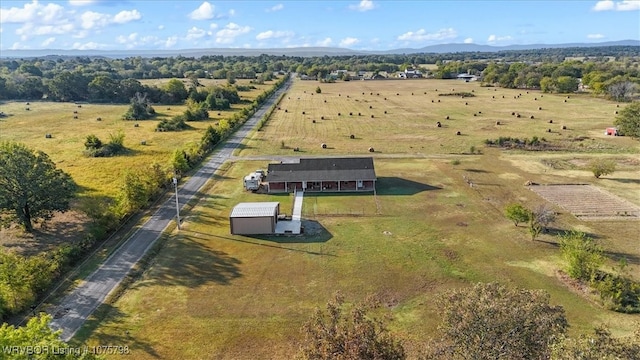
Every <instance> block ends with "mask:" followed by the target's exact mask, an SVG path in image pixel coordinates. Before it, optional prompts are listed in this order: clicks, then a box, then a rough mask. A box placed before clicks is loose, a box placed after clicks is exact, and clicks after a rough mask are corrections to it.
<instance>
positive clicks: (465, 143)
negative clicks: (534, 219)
mask: <svg viewBox="0 0 640 360" xmlns="http://www.w3.org/2000/svg"><path fill="white" fill-rule="evenodd" d="M60 106H62V105H60ZM624 106H626V105H625V104H622V105H617V103H615V102H612V101H609V100H605V99H603V98H598V97H593V96H591V95H589V94H571V95H569V96H568V95H566V94H564V95H561V94H548V93H544V94H543V93H542V92H540V91H536V90H521V89H504V88H494V87H482V86H480V83H479V82H473V81H472V82H464V81H459V80H434V79H427V80H424V79H422V80H384V81H350V82H336V83H319V82H317V81H302V80H299V79H296V80H295V81H294V85H293V87H292V88H291V89H290V90H289V91H288V92H287V94H286V95H285V96H284V97H283V98H282V100H281V101H280V102H279V103H278V104H277V108H276V109H275V110H274V112H273V114H272V115H271V117H269V118H268V120H267V121H266V122H265V123H264V124H263V125H262V126H261V127H260V129H259V130H255V131H254V132H252V133H251V134H250V136H249V137H248V139H246V141H244V142H243V143H242V144H241V145H240V146H239V147H238V149H237V150H236V151H235V152H234V157H233V159H232V161H231V162H229V163H227V165H225V166H224V167H223V168H222V169H221V170H220V171H219V172H218V173H216V175H215V176H214V177H213V181H212V182H211V183H210V184H209V185H208V186H207V187H206V190H205V191H204V193H203V194H202V196H201V197H199V199H198V200H197V201H194V202H192V203H190V204H188V206H187V209H186V211H184V219H183V221H184V222H183V224H182V227H181V229H180V230H179V231H178V230H177V229H174V231H172V232H170V233H167V234H165V235H164V236H163V237H162V238H161V241H160V243H159V245H158V246H157V247H156V248H155V249H154V256H153V258H152V260H151V262H150V263H148V264H147V265H146V266H143V267H142V270H141V271H139V272H137V273H136V275H135V276H134V277H133V278H132V279H131V280H130V283H129V285H128V286H127V288H126V291H123V292H121V293H118V294H117V296H114V297H113V298H112V299H111V301H109V302H108V303H107V304H105V305H102V306H101V307H100V308H99V309H98V311H97V312H96V313H95V314H94V315H93V316H92V318H91V319H90V320H89V321H88V322H87V323H86V325H85V327H83V328H82V329H81V330H80V332H79V333H78V334H77V335H76V337H75V338H74V340H73V341H74V342H76V343H78V344H81V343H86V344H89V345H97V344H103V343H119V344H125V343H126V344H129V346H130V348H131V349H132V351H133V354H134V355H135V357H136V359H153V358H158V357H159V358H218V359H256V358H289V357H291V356H293V355H294V354H296V352H297V351H298V348H299V346H300V343H301V341H302V335H301V328H302V326H303V324H304V323H305V322H306V321H307V320H308V319H309V314H310V313H312V312H313V309H314V308H318V307H321V308H322V307H324V305H325V304H326V303H327V301H328V300H329V299H331V298H332V296H333V295H334V294H335V293H336V292H340V293H341V294H342V295H343V296H344V297H345V299H347V301H348V302H350V303H352V302H358V301H362V300H363V299H365V298H368V297H372V298H374V299H376V300H377V301H379V302H380V303H381V304H382V305H383V306H382V307H381V308H379V309H378V310H376V313H377V314H378V315H381V316H387V317H388V318H389V319H390V321H389V322H388V323H387V326H388V328H389V329H390V330H391V331H392V332H393V333H394V334H397V335H398V337H400V338H402V339H403V344H404V347H405V349H406V351H407V354H408V355H409V356H410V357H411V358H413V357H417V356H418V355H419V354H421V351H422V349H423V346H424V342H425V339H426V338H428V337H429V336H430V335H433V334H435V333H436V331H437V327H438V324H439V322H440V316H441V314H440V313H439V310H438V308H436V307H435V306H434V303H435V302H436V299H437V298H438V297H439V296H441V294H442V293H444V292H445V291H447V290H450V289H456V288H461V287H464V286H466V284H469V283H476V282H492V281H498V282H500V283H504V284H509V285H512V286H516V287H520V288H531V289H544V290H545V291H547V292H548V293H549V294H550V302H551V303H552V304H554V305H561V306H562V307H563V308H564V309H565V311H566V316H567V320H568V322H569V323H570V324H571V327H570V328H569V334H570V335H574V336H577V335H579V334H583V333H586V332H588V331H589V330H590V329H592V328H593V327H594V326H597V325H599V324H606V325H607V326H608V327H609V328H610V329H611V331H612V332H613V334H614V335H616V336H626V335H629V334H631V333H632V332H633V331H634V330H636V329H637V326H638V315H637V314H635V315H634V314H625V313H620V312H614V311H611V310H608V309H607V308H606V307H604V306H603V305H602V303H601V302H600V300H599V298H598V297H597V296H596V295H595V294H594V293H592V292H591V291H589V290H588V289H586V290H585V289H584V288H581V287H576V286H575V283H574V282H572V281H570V280H569V279H568V278H567V277H566V276H563V275H562V274H563V273H562V272H560V270H562V269H563V268H564V266H565V265H564V261H563V259H562V256H561V254H560V251H559V243H560V240H559V237H560V235H562V234H563V233H564V232H565V231H571V230H576V231H580V232H583V233H586V234H589V236H591V237H593V238H595V239H597V241H598V242H599V244H601V246H602V248H603V249H604V254H605V255H606V258H607V261H606V262H605V264H604V267H605V268H607V269H611V268H615V267H616V266H618V265H617V264H618V260H620V259H623V258H624V259H626V260H625V261H626V263H627V265H626V266H627V268H626V273H627V274H630V276H631V278H633V279H635V281H638V280H640V276H638V274H640V248H639V247H638V231H639V224H640V223H639V222H638V217H639V216H640V212H639V209H640V193H639V192H638V184H640V161H639V160H638V154H639V153H640V146H639V145H638V143H637V141H635V140H633V139H631V138H630V137H625V136H607V135H605V129H606V128H607V127H610V126H612V123H613V120H614V119H615V113H616V111H621V110H622V109H623V108H624ZM65 111H66V110H65ZM65 114H66V113H65ZM97 114H98V113H97V112H96V113H92V116H96V115H97ZM92 122H93V120H92ZM107 123H108V121H107ZM42 130H44V129H42ZM103 131H105V132H107V131H109V129H104V130H103ZM40 132H42V131H40ZM161 135H163V134H158V135H156V136H161ZM33 136H35V135H33ZM131 137H132V138H133V137H134V136H133V135H131ZM501 137H502V138H511V139H513V138H519V139H522V140H523V141H524V139H533V138H534V137H535V138H537V141H535V142H534V145H533V147H529V148H528V147H509V146H503V147H501V146H497V145H495V144H496V143H497V140H498V139H499V138H501ZM135 139H136V141H137V140H139V139H140V138H138V137H136V138H135ZM148 139H151V140H150V143H152V144H153V143H155V142H160V141H163V140H160V139H159V138H155V139H154V138H148ZM38 141H44V140H38ZM164 141H179V139H176V138H173V139H171V140H169V139H166V140H164ZM526 142H531V140H527V141H526ZM59 143H60V145H58V146H63V145H62V144H63V143H64V141H59ZM323 144H324V145H325V146H322V145H323ZM147 147H148V146H147ZM51 149H52V150H55V147H52V148H51ZM317 156H323V157H332V156H333V157H344V156H372V157H373V159H374V163H375V171H376V175H377V178H378V179H377V183H376V191H375V193H369V192H367V193H344V194H325V193H318V194H313V193H307V194H305V197H304V203H303V208H302V218H303V226H304V233H303V234H301V235H296V236H281V237H278V236H267V235H265V236H257V237H255V236H251V237H250V236H240V235H230V234H229V212H230V209H231V208H233V206H235V205H236V204H237V203H239V202H263V201H264V202H266V201H278V202H280V209H281V212H283V213H285V214H291V208H292V204H293V197H292V195H291V194H287V193H285V194H261V193H253V192H248V191H245V190H244V189H243V187H242V179H243V177H244V176H245V175H246V174H248V173H250V172H252V171H254V170H255V169H266V168H267V165H268V164H269V163H273V162H279V161H288V160H289V159H294V158H299V157H317ZM593 159H604V160H610V161H614V162H615V163H616V165H617V167H616V169H615V172H614V173H613V174H610V175H605V176H601V177H600V178H595V177H594V175H593V173H592V171H591V170H590V168H589V166H588V164H589V162H590V161H593ZM61 165H62V164H61ZM69 171H72V170H71V169H70V170H69ZM267 178H268V175H267ZM578 184H579V185H583V186H585V187H587V186H589V188H590V189H592V192H587V193H583V195H581V196H584V198H583V199H574V201H573V202H572V203H567V201H568V200H566V199H565V198H566V196H563V194H564V192H567V194H571V193H570V192H569V191H570V188H569V187H567V188H563V187H562V185H578ZM536 188H544V189H547V188H553V189H554V190H555V191H554V192H553V193H551V194H550V195H549V194H547V193H545V194H544V196H541V195H538V193H539V192H537V191H534V190H535V189H536ZM563 189H565V190H563ZM563 191H564V192H563ZM540 193H541V194H542V192H540ZM585 194H586V195H585ZM589 196H593V197H594V199H596V200H595V201H603V200H602V199H611V201H610V202H607V204H609V205H608V206H610V208H603V211H604V213H602V214H600V213H598V209H597V208H596V209H595V210H594V209H593V206H592V207H591V208H590V207H589V206H587V205H588V203H589V201H588V198H589ZM548 199H551V200H554V199H555V201H548ZM563 199H564V200H563ZM569 200H571V199H569ZM563 201H564V202H563ZM607 201H608V200H607ZM512 203H521V204H523V205H525V206H526V207H529V208H535V207H536V206H540V205H543V204H546V206H548V207H550V208H551V209H552V210H553V212H554V213H555V214H556V217H555V221H554V222H553V223H551V224H550V225H549V226H548V227H547V229H546V231H543V232H542V233H540V234H539V235H537V236H536V237H535V240H532V237H531V235H530V233H529V232H528V231H527V225H526V224H519V225H518V226H514V223H513V222H512V221H511V220H509V219H508V218H506V217H505V215H504V209H505V207H506V206H508V205H509V204H512ZM581 203H582V204H581ZM581 205H583V207H581ZM581 211H582V212H581ZM585 214H587V215H589V216H588V217H585V216H586V215H585Z"/></svg>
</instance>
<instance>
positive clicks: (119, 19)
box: [113, 9, 142, 24]
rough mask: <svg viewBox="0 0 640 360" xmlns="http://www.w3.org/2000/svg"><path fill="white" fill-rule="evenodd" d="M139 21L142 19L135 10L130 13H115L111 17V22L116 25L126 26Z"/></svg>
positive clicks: (126, 11) (125, 11)
mask: <svg viewBox="0 0 640 360" xmlns="http://www.w3.org/2000/svg"><path fill="white" fill-rule="evenodd" d="M140 19H142V15H141V14H140V12H139V11H138V10H135V9H134V10H131V11H128V10H123V11H120V12H119V13H117V14H116V15H115V16H114V17H113V22H114V23H116V24H126V23H128V22H131V21H135V20H140Z"/></svg>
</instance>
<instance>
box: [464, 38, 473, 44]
mask: <svg viewBox="0 0 640 360" xmlns="http://www.w3.org/2000/svg"><path fill="white" fill-rule="evenodd" d="M464 43H465V44H473V38H466V39H464Z"/></svg>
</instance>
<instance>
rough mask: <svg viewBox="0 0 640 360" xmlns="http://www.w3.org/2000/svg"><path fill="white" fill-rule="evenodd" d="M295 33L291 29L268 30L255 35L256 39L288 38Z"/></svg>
mask: <svg viewBox="0 0 640 360" xmlns="http://www.w3.org/2000/svg"><path fill="white" fill-rule="evenodd" d="M294 35H295V34H294V33H293V32H292V31H273V30H268V31H264V32H261V33H260V34H258V35H257V36H256V39H257V40H267V39H277V38H290V37H293V36H294Z"/></svg>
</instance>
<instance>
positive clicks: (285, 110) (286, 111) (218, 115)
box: [218, 110, 287, 116]
mask: <svg viewBox="0 0 640 360" xmlns="http://www.w3.org/2000/svg"><path fill="white" fill-rule="evenodd" d="M284 112H287V110H285V111H284ZM220 115H222V114H221V113H218V116H220Z"/></svg>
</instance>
